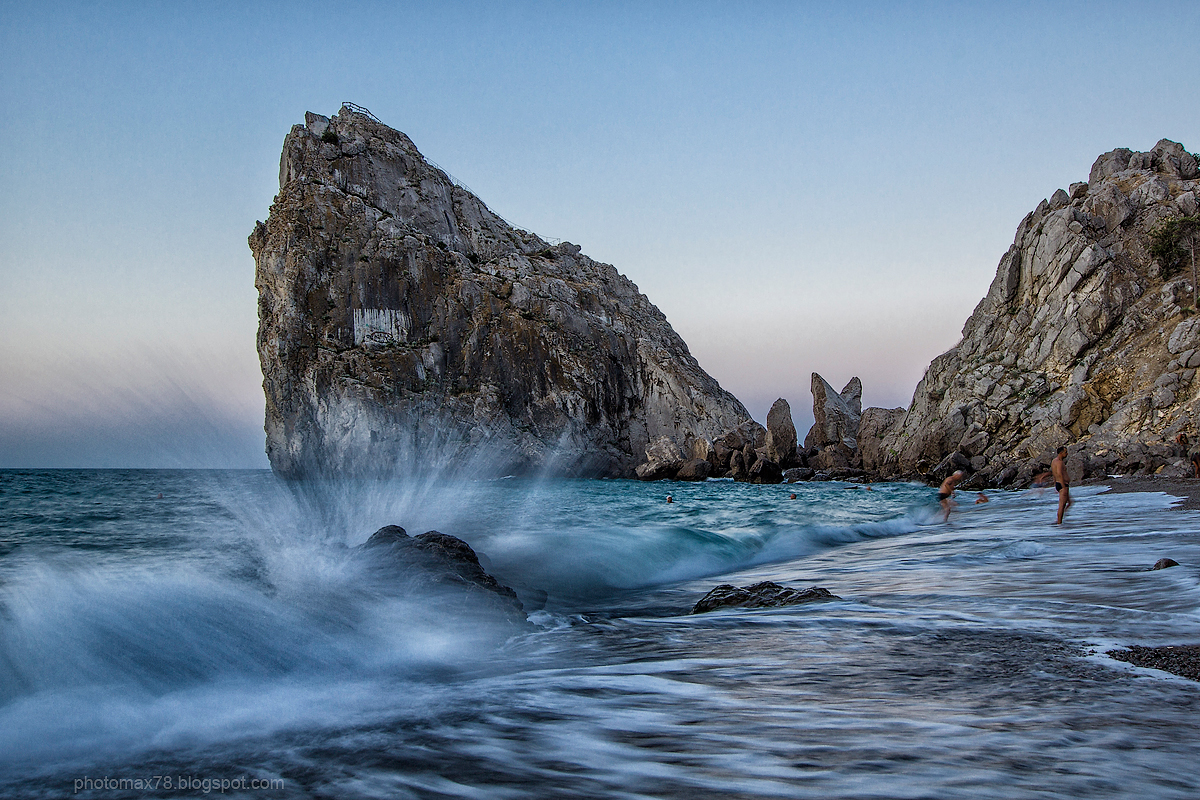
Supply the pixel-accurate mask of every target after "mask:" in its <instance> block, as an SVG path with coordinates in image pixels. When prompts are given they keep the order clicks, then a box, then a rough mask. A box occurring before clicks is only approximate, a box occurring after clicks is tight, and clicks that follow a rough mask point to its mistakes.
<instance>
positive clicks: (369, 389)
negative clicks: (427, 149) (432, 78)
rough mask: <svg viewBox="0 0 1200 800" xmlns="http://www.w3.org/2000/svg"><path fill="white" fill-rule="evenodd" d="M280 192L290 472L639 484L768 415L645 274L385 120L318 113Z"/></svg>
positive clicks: (274, 440)
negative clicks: (670, 450)
mask: <svg viewBox="0 0 1200 800" xmlns="http://www.w3.org/2000/svg"><path fill="white" fill-rule="evenodd" d="M279 184H280V192H279V195H278V196H277V197H276V199H275V202H274V203H273V204H272V206H271V212H270V216H269V217H268V219H267V221H266V223H259V224H258V225H256V226H255V229H254V232H253V233H252V234H251V236H250V240H249V241H250V249H251V250H252V251H253V253H254V257H255V261H256V264H257V271H256V276H255V285H256V286H257V288H258V290H259V332H258V350H259V357H260V360H261V363H262V369H263V375H264V380H263V386H264V390H265V393H266V400H267V414H266V431H267V454H268V456H269V457H270V460H271V465H272V467H273V468H274V469H275V470H276V471H277V472H278V473H280V474H282V475H285V476H289V477H302V476H311V475H332V474H368V475H369V474H396V473H401V474H403V473H407V472H412V471H415V470H417V469H420V468H439V467H440V468H454V469H463V470H470V471H473V472H476V473H508V472H521V471H531V470H542V471H548V472H553V473H559V474H583V475H627V474H632V472H633V468H634V467H635V466H636V465H637V464H638V463H639V462H641V461H642V458H643V452H644V450H645V447H646V445H647V444H648V443H649V442H651V441H652V440H654V439H655V438H657V437H667V438H668V439H669V440H671V441H672V442H674V443H675V444H676V445H678V446H679V447H680V448H688V447H690V445H691V442H692V441H693V440H695V439H696V438H699V437H707V438H709V439H710V440H711V439H714V438H716V437H717V436H718V435H719V434H721V433H722V432H724V431H727V430H730V429H732V428H735V427H736V426H738V425H739V424H741V423H743V422H746V421H747V420H749V414H748V413H747V412H746V409H745V408H744V407H743V406H742V404H741V403H739V402H738V401H737V400H736V399H735V398H734V397H733V396H732V395H731V394H729V393H728V392H726V391H724V390H723V389H721V387H720V386H719V385H718V384H717V382H716V381H715V380H713V379H712V378H711V377H710V376H709V375H707V374H706V373H705V372H704V371H703V370H702V369H701V368H700V366H699V365H698V364H697V363H696V360H695V359H694V358H693V357H692V355H691V354H690V353H689V352H688V349H687V346H686V345H685V344H684V342H683V340H681V339H680V338H679V336H678V335H677V334H676V333H675V332H674V330H672V329H671V326H670V325H669V324H668V323H667V320H666V318H665V317H664V316H663V315H662V313H661V312H659V310H658V309H657V308H655V307H654V305H653V304H651V303H650V301H649V300H648V299H647V298H646V297H645V296H644V295H642V294H640V293H639V292H638V289H637V287H636V286H635V285H634V284H633V283H631V282H630V281H629V280H628V279H626V278H625V277H623V276H622V275H620V274H619V273H618V272H617V271H616V270H615V269H613V268H612V267H611V266H609V265H607V264H601V263H598V262H595V261H593V260H592V259H590V258H588V257H587V256H584V255H582V254H581V253H580V248H579V247H577V246H575V245H572V244H569V243H563V244H560V245H555V246H551V245H550V244H548V243H547V242H545V241H543V240H542V239H540V238H539V237H537V236H535V235H534V234H532V233H529V232H526V231H522V230H518V229H516V228H513V227H512V226H510V225H508V224H507V223H506V222H505V221H504V220H503V219H501V218H500V217H498V216H497V215H496V214H494V213H492V212H491V211H490V210H489V209H488V208H487V206H485V205H484V204H483V203H482V202H481V201H480V200H479V199H478V198H477V197H475V196H474V195H473V194H471V193H470V192H469V191H467V190H466V189H464V188H462V187H461V186H459V185H457V184H456V183H454V182H453V181H452V180H451V179H450V178H449V177H448V176H447V175H446V174H445V173H444V172H442V171H441V170H440V169H438V168H436V167H434V166H433V165H431V164H430V163H429V162H427V161H426V160H425V159H424V158H423V157H422V156H421V154H420V153H419V152H418V151H417V148H416V147H415V146H414V145H413V143H412V142H411V141H410V140H409V139H408V137H407V136H405V135H404V134H403V133H400V132H399V131H396V130H393V129H391V128H389V127H387V126H386V125H383V124H382V123H380V122H378V121H377V120H375V119H374V118H373V117H371V116H368V115H367V114H363V113H358V112H357V111H354V110H351V109H350V108H348V107H343V108H342V110H341V111H340V112H339V113H338V114H337V115H336V116H334V117H333V118H331V119H327V118H325V117H322V116H319V115H316V114H307V115H306V124H305V125H297V126H295V127H293V128H292V131H291V132H290V133H289V134H288V136H287V138H286V139H285V141H284V146H283V157H282V159H281V161H280V169H279Z"/></svg>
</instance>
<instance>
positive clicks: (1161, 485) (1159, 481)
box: [1079, 475, 1200, 511]
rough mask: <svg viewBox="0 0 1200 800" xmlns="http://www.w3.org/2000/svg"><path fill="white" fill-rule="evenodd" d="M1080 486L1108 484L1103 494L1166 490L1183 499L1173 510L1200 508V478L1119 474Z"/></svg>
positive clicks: (1085, 482)
mask: <svg viewBox="0 0 1200 800" xmlns="http://www.w3.org/2000/svg"><path fill="white" fill-rule="evenodd" d="M1079 485H1080V486H1107V487H1108V488H1107V489H1106V490H1105V491H1103V492H1101V494H1109V493H1111V494H1126V493H1129V492H1164V493H1165V494H1169V495H1174V496H1175V497H1179V498H1182V499H1183V502H1182V503H1176V504H1175V505H1174V506H1172V507H1171V510H1173V511H1178V510H1181V509H1187V510H1200V479H1196V478H1160V477H1157V476H1154V475H1130V476H1126V475H1118V476H1116V477H1113V476H1109V477H1105V478H1096V479H1092V480H1087V481H1083V482H1082V483H1080V484H1079Z"/></svg>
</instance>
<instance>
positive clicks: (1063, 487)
mask: <svg viewBox="0 0 1200 800" xmlns="http://www.w3.org/2000/svg"><path fill="white" fill-rule="evenodd" d="M1066 460H1067V448H1066V447H1065V446H1061V447H1059V448H1058V453H1057V454H1056V455H1055V456H1054V460H1053V461H1051V462H1050V471H1051V472H1052V473H1054V491H1056V492H1058V521H1057V522H1055V523H1054V524H1055V525H1062V519H1063V514H1064V513H1065V512H1066V510H1067V509H1068V508H1069V507H1070V506H1071V502H1072V501H1071V477H1070V476H1069V475H1068V474H1067V464H1066Z"/></svg>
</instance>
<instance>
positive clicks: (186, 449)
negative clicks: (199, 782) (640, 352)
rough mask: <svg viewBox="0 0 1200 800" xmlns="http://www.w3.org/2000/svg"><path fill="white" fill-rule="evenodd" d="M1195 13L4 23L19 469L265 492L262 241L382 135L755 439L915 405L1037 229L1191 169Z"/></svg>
mask: <svg viewBox="0 0 1200 800" xmlns="http://www.w3.org/2000/svg"><path fill="white" fill-rule="evenodd" d="M1198 31H1200V4H1197V3H1194V2H1162V3H1155V2H1142V3H1133V4H1131V3H1127V2H1119V3H1118V2H1111V3H1109V2H1061V3H1020V2H1012V3H993V4H986V3H985V4H980V3H971V4H967V3H871V2H864V3H844V2H836V3H835V2H829V3H817V2H813V3H770V2H679V3H666V2H635V3H615V2H614V3H586V2H582V3H558V2H545V3H531V2H509V3H502V2H501V3H492V2H489V3H469V2H463V3H455V2H436V3H401V2H386V3H384V2H380V3H370V2H362V3H359V2H346V1H345V0H343V1H342V2H337V3H330V2H322V3H306V2H287V3H283V2H280V3H244V2H237V3H233V2H230V3H219V2H209V3H206V2H197V3H175V2H157V3H155V2H145V3H120V2H110V3H99V2H96V3H59V2H39V3H16V2H3V3H0V99H2V100H3V104H4V107H5V108H6V109H7V112H6V113H5V115H4V117H3V119H2V120H0V134H2V137H3V143H4V144H3V148H2V149H0V187H2V188H3V191H2V192H0V303H2V313H0V467H265V466H267V460H266V457H265V456H264V455H263V431H262V422H263V420H262V416H263V396H262V388H261V380H262V376H261V374H260V372H259V367H258V358H257V354H256V352H255V330H256V327H257V318H256V313H257V309H256V292H255V290H254V261H253V258H252V257H251V255H250V251H249V249H248V247H247V246H246V237H247V236H248V235H249V233H250V231H251V230H252V229H253V227H254V223H255V220H260V219H265V218H266V216H267V212H268V208H269V206H270V204H271V200H272V198H273V196H274V195H275V193H276V191H277V190H278V164H279V154H280V149H281V145H282V142H283V137H284V136H285V135H286V134H287V132H288V130H289V129H290V127H291V126H292V125H293V124H295V123H299V122H303V119H304V112H305V111H315V112H318V113H321V114H326V115H329V114H333V113H335V112H336V111H337V110H338V108H339V106H340V105H341V103H342V102H343V101H351V102H354V103H358V104H361V105H363V106H366V107H367V108H369V109H370V110H371V111H372V112H374V113H375V115H376V116H378V117H379V118H380V119H381V120H383V121H384V122H385V123H387V124H388V125H391V126H392V127H395V128H398V129H399V130H402V131H404V132H405V133H407V134H408V135H409V136H410V137H411V138H412V140H413V141H414V142H415V143H416V145H417V147H418V148H419V149H420V150H421V151H422V153H424V154H425V156H426V157H427V158H429V159H431V160H432V161H434V162H436V163H437V164H438V165H440V166H441V167H443V168H444V169H446V170H447V171H448V172H450V173H451V174H452V175H454V176H455V177H456V178H457V179H458V180H460V181H461V182H462V183H464V184H466V185H467V186H469V187H470V188H471V189H472V190H473V191H474V192H475V193H476V194H478V195H479V197H480V198H481V199H482V200H483V201H484V202H485V203H487V204H488V205H489V207H491V208H492V209H493V210H494V211H496V212H497V213H498V214H500V215H501V216H503V217H504V218H505V219H507V220H509V221H510V222H511V223H513V224H515V225H518V226H520V227H523V228H526V229H528V230H532V231H534V232H536V233H538V234H539V235H541V236H543V237H547V238H555V239H562V240H568V241H571V242H574V243H576V244H579V245H580V246H582V248H583V251H584V252H585V253H586V254H587V255H589V256H591V257H593V258H595V259H597V260H600V261H605V262H608V263H611V264H613V265H614V266H615V267H616V268H617V269H618V270H619V271H621V272H622V273H624V274H625V275H627V276H628V277H629V278H630V279H632V280H633V281H634V282H635V283H636V284H637V285H638V286H639V288H640V289H641V290H642V291H643V292H645V293H646V294H647V295H648V296H649V297H650V299H651V301H653V302H654V303H655V304H656V305H658V307H659V308H660V309H662V310H663V312H664V313H665V314H666V315H667V318H668V319H669V320H670V321H671V323H672V324H673V325H674V327H675V329H676V330H677V331H678V332H679V333H680V335H681V336H682V337H683V338H684V340H685V341H686V342H687V343H688V345H689V347H690V348H691V350H692V352H693V353H694V354H695V355H696V357H697V358H698V359H699V361H700V364H701V366H703V367H704V368H705V369H706V370H707V371H708V372H710V373H711V374H712V375H713V376H714V377H716V378H717V379H718V380H719V381H720V382H721V385H722V386H724V387H725V388H727V389H729V390H730V391H732V392H733V393H734V394H735V395H737V396H738V398H740V399H741V400H742V402H744V403H745V404H746V406H747V407H748V408H749V409H750V411H751V413H752V414H753V415H754V416H755V418H757V419H759V420H760V421H762V420H763V419H764V418H765V416H766V411H767V408H768V407H769V406H770V404H771V402H772V401H773V400H774V399H775V398H776V397H780V396H782V397H785V398H787V399H788V400H789V401H790V402H791V405H792V409H793V413H794V417H795V421H796V424H797V428H798V429H799V430H800V435H801V436H803V435H804V432H805V431H806V430H807V428H808V426H809V425H810V424H811V420H812V414H811V403H812V399H811V396H810V394H809V380H810V378H809V376H810V374H811V372H813V371H814V370H815V371H817V372H820V373H821V374H822V375H824V376H825V377H826V378H827V379H828V380H829V381H830V383H832V384H834V386H835V387H838V388H840V387H841V386H842V385H843V384H844V383H845V382H846V381H847V380H849V379H850V377H851V376H854V375H857V376H859V377H861V378H862V381H863V387H864V397H863V400H864V404H865V405H885V406H898V405H907V404H908V402H909V400H910V399H911V397H912V392H913V389H914V387H915V385H916V383H917V381H918V380H919V378H920V376H921V374H922V373H923V372H924V369H925V367H926V366H927V365H928V364H929V362H930V360H931V359H933V358H934V357H935V356H937V355H938V354H939V353H941V352H943V351H945V350H946V349H948V348H949V347H951V346H953V345H954V344H955V342H956V341H957V340H958V337H959V333H960V331H961V329H962V325H963V322H964V321H965V320H966V318H967V316H968V315H969V314H970V312H971V310H972V309H973V308H974V306H975V304H976V303H977V302H978V301H979V300H980V298H981V297H982V296H983V294H984V293H985V291H986V290H987V286H988V284H989V283H990V282H991V279H992V277H993V275H994V273H995V268H996V264H997V263H998V261H999V259H1000V257H1001V255H1003V253H1004V251H1005V250H1006V249H1007V248H1008V246H1009V244H1010V243H1011V242H1012V238H1013V234H1014V232H1015V230H1016V227H1017V224H1018V223H1019V222H1020V220H1021V218H1022V217H1023V216H1024V215H1025V214H1026V213H1027V212H1029V211H1030V210H1032V209H1033V208H1034V207H1035V206H1036V205H1037V204H1038V202H1039V201H1040V200H1041V199H1042V198H1045V197H1048V196H1050V194H1052V193H1053V192H1054V190H1055V189H1058V188H1060V187H1064V188H1065V187H1066V186H1068V185H1069V184H1070V183H1072V182H1074V181H1081V180H1086V179H1087V175H1088V169H1089V167H1090V166H1091V164H1092V162H1093V161H1094V160H1095V158H1096V156H1098V155H1099V154H1101V153H1103V152H1105V151H1107V150H1111V149H1113V148H1116V147H1129V148H1132V149H1135V150H1148V149H1150V148H1151V147H1153V146H1154V144H1155V142H1157V141H1158V140H1159V139H1160V138H1170V139H1174V140H1176V141H1180V142H1182V143H1183V144H1184V146H1185V147H1187V148H1188V149H1189V150H1191V151H1193V152H1195V151H1196V150H1200V91H1198V89H1200V77H1198V76H1200V68H1198V67H1197V58H1198V50H1197V45H1196V38H1195V37H1196V33H1197V32H1198Z"/></svg>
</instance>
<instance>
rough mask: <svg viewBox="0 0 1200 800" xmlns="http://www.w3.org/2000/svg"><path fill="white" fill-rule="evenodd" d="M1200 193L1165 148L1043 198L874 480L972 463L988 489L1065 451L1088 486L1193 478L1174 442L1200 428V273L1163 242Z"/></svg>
mask: <svg viewBox="0 0 1200 800" xmlns="http://www.w3.org/2000/svg"><path fill="white" fill-rule="evenodd" d="M1197 191H1200V180H1198V170H1197V164H1196V159H1195V158H1194V157H1193V156H1192V155H1191V154H1190V153H1188V152H1187V151H1186V150H1185V149H1184V148H1183V147H1182V146H1181V145H1179V144H1177V143H1175V142H1171V141H1168V140H1165V139H1164V140H1162V141H1160V142H1159V143H1158V145H1156V146H1155V148H1154V149H1153V150H1152V151H1150V152H1149V153H1135V152H1133V151H1130V150H1126V149H1120V150H1114V151H1112V152H1110V153H1105V154H1104V155H1102V156H1100V157H1099V158H1098V159H1097V160H1096V163H1095V165H1094V166H1093V167H1092V170H1091V174H1090V177H1089V181H1088V183H1087V184H1081V183H1080V184H1073V185H1072V186H1071V190H1070V191H1069V192H1067V191H1058V192H1055V193H1054V195H1053V197H1052V198H1051V199H1050V200H1044V201H1042V203H1041V204H1040V205H1039V206H1038V207H1037V209H1035V210H1034V211H1033V212H1032V213H1030V214H1029V215H1028V216H1026V217H1025V219H1024V220H1023V221H1022V222H1021V224H1020V226H1019V227H1018V228H1017V234H1016V238H1015V240H1014V242H1013V245H1012V247H1011V248H1010V249H1009V251H1008V252H1007V253H1005V254H1004V256H1003V257H1002V258H1001V260H1000V264H999V267H998V269H997V271H996V277H995V280H993V282H992V285H991V288H990V289H989V291H988V294H987V296H986V297H984V299H983V300H982V301H981V302H980V303H979V306H978V307H977V308H976V309H975V312H974V313H973V314H972V315H971V317H970V318H969V319H968V320H967V322H966V325H964V327H963V338H962V340H961V341H960V342H959V344H958V345H957V346H956V347H954V348H953V349H951V350H950V351H948V352H946V353H944V354H942V355H940V356H938V357H937V358H936V359H934V360H933V363H932V364H930V366H929V369H928V370H927V371H926V373H925V376H924V377H923V378H922V380H921V382H920V384H919V385H918V386H917V390H916V392H915V394H914V395H913V400H912V404H911V405H910V406H909V408H908V409H907V412H906V413H905V414H904V415H903V416H902V417H901V419H899V420H898V421H896V422H895V423H893V424H891V425H890V426H889V427H888V428H887V429H886V431H885V432H884V433H883V434H882V435H881V436H880V443H879V446H878V447H872V448H870V451H871V455H870V456H868V457H865V458H864V467H866V468H867V469H874V470H881V471H883V472H885V473H888V472H890V473H893V474H907V475H911V474H915V473H924V472H927V471H928V470H929V469H930V468H931V467H932V465H935V464H938V463H939V462H943V461H944V459H945V458H946V457H947V456H949V455H951V454H953V453H958V454H960V456H961V458H960V459H957V461H958V463H963V462H962V460H963V459H966V460H967V461H969V463H970V464H971V466H972V467H973V468H975V469H976V470H979V471H981V473H982V474H981V479H982V480H983V481H985V482H999V483H1016V482H1021V481H1023V480H1026V479H1027V478H1028V477H1029V475H1030V474H1031V473H1032V471H1033V470H1035V469H1038V468H1039V467H1040V465H1042V464H1045V463H1048V462H1049V461H1050V457H1051V454H1052V451H1053V449H1054V448H1055V447H1057V446H1058V445H1060V444H1066V445H1070V452H1071V459H1070V460H1069V462H1068V464H1069V466H1070V467H1071V469H1072V470H1073V471H1074V472H1075V473H1076V474H1079V473H1083V474H1100V473H1104V472H1111V471H1113V470H1117V471H1132V470H1141V471H1147V470H1155V469H1159V468H1164V469H1166V470H1168V471H1172V472H1180V473H1181V474H1182V471H1183V470H1184V469H1186V467H1185V466H1184V465H1183V462H1182V461H1181V460H1180V456H1181V453H1180V451H1179V449H1178V448H1177V447H1176V446H1175V444H1174V440H1175V437H1176V435H1177V434H1179V433H1181V432H1184V433H1187V434H1188V435H1189V436H1191V437H1193V438H1195V436H1196V434H1197V432H1198V426H1200V394H1198V393H1197V387H1195V386H1194V383H1193V378H1194V374H1195V367H1193V366H1190V364H1191V362H1192V360H1193V358H1195V357H1194V356H1193V351H1194V350H1195V348H1197V347H1200V334H1198V331H1200V324H1198V323H1196V322H1195V319H1196V318H1195V317H1193V316H1191V315H1192V314H1193V313H1195V310H1194V309H1191V308H1190V305H1191V298H1192V287H1191V275H1190V270H1182V271H1181V269H1180V267H1181V266H1182V265H1181V264H1179V263H1172V264H1163V263H1161V262H1160V261H1159V260H1157V259H1156V258H1155V257H1153V256H1152V255H1151V244H1152V241H1153V232H1154V231H1155V230H1156V229H1157V228H1158V227H1159V226H1160V225H1161V224H1162V223H1163V222H1164V221H1166V220H1169V219H1171V218H1174V217H1178V216H1180V212H1181V209H1182V208H1191V207H1192V203H1193V202H1194V200H1193V198H1194V197H1195V195H1196V192H1197ZM1185 356H1186V357H1185ZM1195 360H1196V361H1197V362H1198V363H1200V358H1195ZM869 461H873V463H868V462H869Z"/></svg>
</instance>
